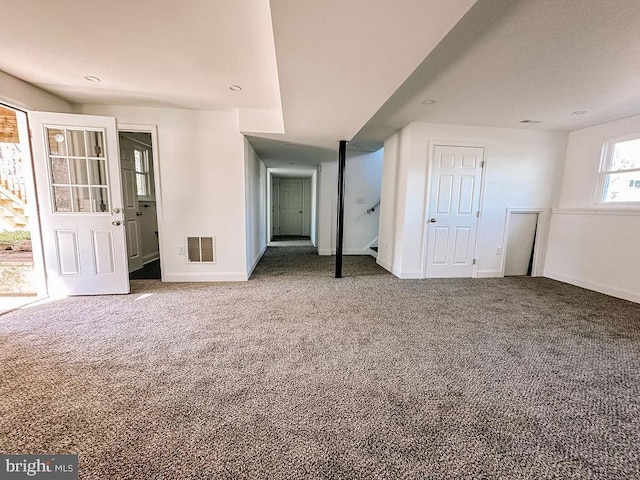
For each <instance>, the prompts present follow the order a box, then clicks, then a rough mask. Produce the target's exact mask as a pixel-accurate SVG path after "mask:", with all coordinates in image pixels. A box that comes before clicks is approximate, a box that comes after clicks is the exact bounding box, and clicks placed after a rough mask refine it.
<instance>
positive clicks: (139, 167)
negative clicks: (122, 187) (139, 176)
mask: <svg viewBox="0 0 640 480" xmlns="http://www.w3.org/2000/svg"><path fill="white" fill-rule="evenodd" d="M133 158H134V161H135V163H136V172H144V170H143V169H142V157H141V156H140V150H134V151H133Z"/></svg>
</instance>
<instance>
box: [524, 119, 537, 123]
mask: <svg viewBox="0 0 640 480" xmlns="http://www.w3.org/2000/svg"><path fill="white" fill-rule="evenodd" d="M520 123H540V120H520Z"/></svg>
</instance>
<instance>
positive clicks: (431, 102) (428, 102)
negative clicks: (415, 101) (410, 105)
mask: <svg viewBox="0 0 640 480" xmlns="http://www.w3.org/2000/svg"><path fill="white" fill-rule="evenodd" d="M434 103H436V101H435V100H425V101H424V102H422V104H423V105H433V104H434Z"/></svg>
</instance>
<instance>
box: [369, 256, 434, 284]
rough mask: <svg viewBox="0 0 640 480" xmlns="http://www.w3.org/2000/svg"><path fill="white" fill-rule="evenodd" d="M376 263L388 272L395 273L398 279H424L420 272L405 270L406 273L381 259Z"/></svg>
mask: <svg viewBox="0 0 640 480" xmlns="http://www.w3.org/2000/svg"><path fill="white" fill-rule="evenodd" d="M376 262H377V263H378V265H380V266H381V267H382V268H384V269H385V270H387V271H388V272H391V273H393V274H394V275H395V276H396V277H398V278H403V279H407V280H409V279H420V278H423V276H422V272H421V271H419V270H408V271H407V270H404V271H403V270H399V269H396V268H393V266H391V264H389V263H388V262H386V261H384V260H383V259H381V258H378V259H377V260H376Z"/></svg>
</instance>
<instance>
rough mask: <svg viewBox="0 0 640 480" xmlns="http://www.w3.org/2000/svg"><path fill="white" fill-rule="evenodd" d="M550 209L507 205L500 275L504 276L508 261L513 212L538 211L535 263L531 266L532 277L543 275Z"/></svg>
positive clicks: (534, 245) (534, 248) (534, 250)
mask: <svg viewBox="0 0 640 480" xmlns="http://www.w3.org/2000/svg"><path fill="white" fill-rule="evenodd" d="M548 212H549V210H548V209H547V208H535V207H534V208H513V207H507V212H506V215H505V219H504V237H503V238H502V260H501V262H500V276H501V277H504V269H505V265H506V263H507V242H508V241H509V223H510V222H509V220H510V219H511V214H512V213H532V214H533V213H537V214H538V224H537V225H536V239H535V242H534V244H533V265H532V268H531V276H532V277H541V276H542V267H543V265H542V261H543V259H544V255H543V252H542V248H541V247H542V245H544V244H545V242H544V241H543V240H544V235H546V223H547V216H548Z"/></svg>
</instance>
